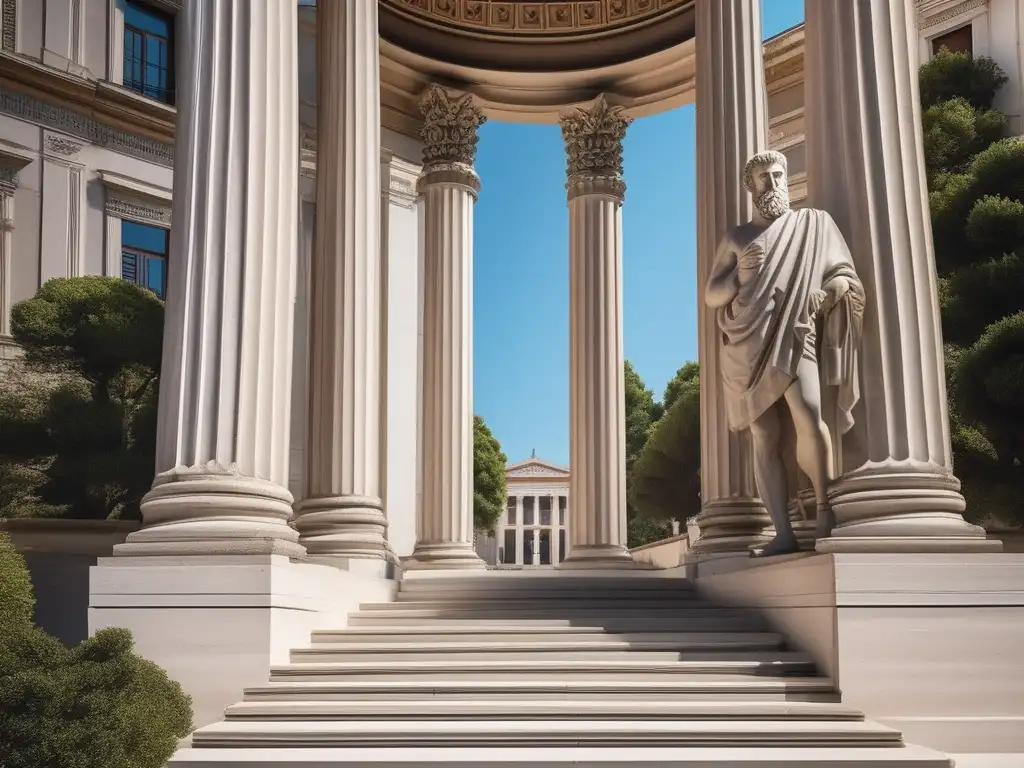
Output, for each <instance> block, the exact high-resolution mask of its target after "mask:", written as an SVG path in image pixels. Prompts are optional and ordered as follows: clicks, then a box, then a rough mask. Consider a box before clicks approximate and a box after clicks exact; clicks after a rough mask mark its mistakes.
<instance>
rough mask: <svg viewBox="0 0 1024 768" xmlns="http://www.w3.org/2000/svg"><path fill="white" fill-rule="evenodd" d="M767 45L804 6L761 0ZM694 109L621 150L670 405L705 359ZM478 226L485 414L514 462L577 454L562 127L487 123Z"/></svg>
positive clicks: (657, 123)
mask: <svg viewBox="0 0 1024 768" xmlns="http://www.w3.org/2000/svg"><path fill="white" fill-rule="evenodd" d="M762 8H763V14H762V27H763V35H764V37H766V38H767V37H771V36H772V35H775V34H778V33H779V32H781V31H782V30H784V29H787V28H788V27H791V26H793V25H794V24H798V23H800V22H801V21H803V15H804V0H763V4H762ZM695 151H696V146H695V133H694V110H693V106H692V105H689V106H685V107H682V108H680V109H676V110H673V111H671V112H666V113H663V114H660V115H656V116H653V117H645V118H642V119H640V120H637V121H636V122H634V123H633V125H631V126H630V128H629V132H628V133H627V136H626V142H625V149H624V153H623V154H624V165H625V176H626V184H627V187H628V189H627V192H626V202H625V206H624V207H623V262H624V266H623V271H624V274H623V285H624V289H623V314H624V319H623V326H624V333H625V349H626V358H627V359H628V360H630V361H631V362H632V363H633V366H634V367H635V368H636V369H637V371H638V372H639V373H640V376H641V377H642V378H643V380H644V382H645V383H646V384H647V386H648V387H650V388H651V389H653V390H654V393H655V396H656V397H658V398H660V397H661V394H662V392H663V391H664V388H665V384H666V383H667V382H668V380H669V379H670V378H671V377H672V376H673V374H675V372H676V370H677V369H678V368H679V367H680V366H681V365H683V364H684V363H685V362H686V361H688V360H696V359H697V310H696V307H697V287H696V285H695V278H696V247H697V246H696V237H697V234H696V226H697V225H696V212H697V206H696V154H695ZM477 170H478V172H479V173H480V177H481V180H482V182H483V188H482V190H481V193H480V199H479V202H477V204H476V222H475V231H474V237H475V240H474V250H475V263H474V268H475V276H474V318H473V327H474V408H475V411H476V412H477V413H478V414H480V415H481V416H483V417H484V419H485V420H486V421H487V423H488V425H489V426H490V427H491V429H492V430H493V432H494V433H495V435H496V436H497V438H498V440H500V441H501V444H502V448H503V449H504V451H505V453H506V455H508V457H509V461H519V460H521V459H524V458H526V457H528V456H529V455H530V452H531V451H532V450H534V449H536V451H537V455H538V456H540V457H543V458H546V459H550V460H553V461H557V462H562V463H568V460H569V306H568V300H569V235H568V227H569V219H568V209H567V207H566V201H565V188H564V184H565V155H564V150H563V148H562V138H561V134H560V132H559V128H558V126H557V125H522V124H512V123H495V122H489V123H486V124H485V125H484V126H483V127H482V128H481V130H480V144H479V152H478V155H477Z"/></svg>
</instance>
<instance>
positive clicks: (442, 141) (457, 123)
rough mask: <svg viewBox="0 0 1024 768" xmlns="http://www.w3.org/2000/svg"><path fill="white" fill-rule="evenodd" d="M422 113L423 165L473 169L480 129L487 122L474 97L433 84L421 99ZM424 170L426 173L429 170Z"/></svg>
mask: <svg viewBox="0 0 1024 768" xmlns="http://www.w3.org/2000/svg"><path fill="white" fill-rule="evenodd" d="M420 112H421V113H422V114H423V128H422V130H421V131H420V136H422V137H423V164H424V165H425V166H427V169H429V168H430V167H431V166H457V165H458V166H466V167H468V168H472V167H473V161H474V160H475V159H476V143H477V140H478V136H477V128H479V127H480V126H481V125H483V123H484V122H485V121H486V120H487V118H486V117H484V114H483V112H482V111H481V109H480V107H478V106H477V105H476V103H475V102H474V100H473V96H472V94H469V93H457V92H449V91H448V90H447V89H445V88H443V87H441V86H440V85H436V84H433V85H430V86H428V87H427V90H426V91H424V92H423V95H422V96H420ZM427 169H425V170H427Z"/></svg>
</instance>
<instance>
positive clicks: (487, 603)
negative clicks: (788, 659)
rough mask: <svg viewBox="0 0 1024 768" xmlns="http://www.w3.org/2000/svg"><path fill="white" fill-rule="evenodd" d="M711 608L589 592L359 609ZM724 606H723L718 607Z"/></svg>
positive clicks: (689, 600)
mask: <svg viewBox="0 0 1024 768" xmlns="http://www.w3.org/2000/svg"><path fill="white" fill-rule="evenodd" d="M701 607H703V608H710V607H714V606H711V605H710V604H709V603H707V602H704V601H703V600H701V599H699V598H698V597H697V596H696V595H694V594H690V593H687V594H684V595H669V596H667V597H665V598H664V599H662V598H653V599H651V598H648V597H646V596H637V597H624V598H605V597H603V596H597V597H595V596H594V595H590V596H587V597H584V596H580V597H579V599H577V600H566V599H564V598H556V599H550V600H549V599H547V598H536V599H522V600H521V599H519V598H518V597H516V598H458V597H451V598H448V599H440V598H438V596H437V595H430V596H429V599H428V597H427V596H426V595H424V596H423V597H422V598H418V599H413V600H409V599H406V600H398V601H397V602H394V603H363V604H362V605H360V606H359V610H360V611H361V612H363V613H372V612H375V611H396V610H397V611H424V610H432V611H447V610H457V611H473V612H474V613H476V612H478V611H483V612H488V613H493V612H497V613H500V614H502V615H504V616H511V615H515V614H517V613H524V612H526V613H531V612H534V611H537V610H541V611H554V612H562V611H581V610H586V611H602V612H604V613H607V614H611V615H614V614H617V613H619V612H620V611H646V612H648V613H649V612H652V611H659V612H660V611H672V610H685V609H689V608H701ZM718 610H721V609H718Z"/></svg>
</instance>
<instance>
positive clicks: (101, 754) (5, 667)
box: [0, 534, 192, 768]
mask: <svg viewBox="0 0 1024 768" xmlns="http://www.w3.org/2000/svg"><path fill="white" fill-rule="evenodd" d="M0 598H2V599H0V636H2V637H3V641H2V642H0V712H2V713H3V714H2V715H0V765H3V766H4V768H39V767H40V766H46V768H161V766H163V765H165V764H166V763H167V760H168V759H169V758H170V756H171V755H172V754H173V752H174V749H175V747H176V746H177V742H178V740H179V739H181V738H182V737H184V736H185V735H187V734H188V732H189V730H190V729H191V721H192V711H191V701H190V700H189V697H188V696H187V695H185V693H184V692H183V691H182V689H181V686H180V685H178V683H176V682H174V681H172V680H171V679H170V678H169V677H168V676H167V673H166V672H164V671H163V670H162V669H160V668H159V667H158V666H156V665H155V664H153V663H152V662H150V661H146V660H145V659H143V658H142V657H140V656H139V655H137V654H136V653H134V651H133V648H132V638H131V633H129V632H128V631H127V630H124V629H104V630H100V631H99V632H97V633H96V634H95V635H93V636H92V637H90V638H89V639H88V640H85V641H84V642H82V643H81V644H79V645H78V646H77V647H75V648H66V647H64V646H63V645H62V644H61V643H60V642H59V641H58V640H57V639H56V638H54V637H51V636H50V635H48V634H46V633H45V632H44V631H43V630H41V629H39V627H37V626H35V625H34V624H33V623H32V602H33V597H32V590H31V586H30V582H29V578H28V569H27V568H26V567H25V562H24V559H23V558H22V557H21V556H20V555H19V554H18V553H17V552H15V551H14V548H13V547H12V546H11V543H10V540H9V539H8V538H7V537H6V535H2V534H0Z"/></svg>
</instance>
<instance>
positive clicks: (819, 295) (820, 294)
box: [807, 291, 828, 317]
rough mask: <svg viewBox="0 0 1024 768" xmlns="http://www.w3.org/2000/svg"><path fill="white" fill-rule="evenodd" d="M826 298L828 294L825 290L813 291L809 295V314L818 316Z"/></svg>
mask: <svg viewBox="0 0 1024 768" xmlns="http://www.w3.org/2000/svg"><path fill="white" fill-rule="evenodd" d="M826 298H828V294H826V293H825V292H824V291H811V295H810V296H808V297H807V314H808V315H809V316H810V317H817V316H818V313H819V312H821V308H822V306H823V305H824V304H825V299H826Z"/></svg>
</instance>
